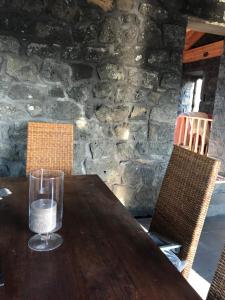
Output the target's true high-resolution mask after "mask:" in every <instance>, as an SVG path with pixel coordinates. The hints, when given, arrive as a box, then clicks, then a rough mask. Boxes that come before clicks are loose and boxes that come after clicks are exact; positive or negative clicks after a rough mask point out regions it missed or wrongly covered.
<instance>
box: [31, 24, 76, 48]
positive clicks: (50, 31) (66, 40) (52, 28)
mask: <svg viewBox="0 0 225 300" xmlns="http://www.w3.org/2000/svg"><path fill="white" fill-rule="evenodd" d="M35 31H36V35H37V37H38V38H39V39H40V40H42V41H44V42H48V43H52V44H54V43H63V44H64V45H68V46H69V45H71V44H72V43H73V40H72V36H71V29H70V26H69V25H66V24H65V23H60V22H59V21H57V22H56V21H54V22H53V21H49V20H48V22H46V21H45V22H38V23H37V24H36V26H35Z"/></svg>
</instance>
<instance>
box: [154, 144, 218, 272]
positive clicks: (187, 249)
mask: <svg viewBox="0 0 225 300" xmlns="http://www.w3.org/2000/svg"><path fill="white" fill-rule="evenodd" d="M219 167H220V162H219V161H217V160H215V159H212V158H209V157H206V156H203V155H199V154H197V153H194V152H191V151H189V150H186V149H184V148H181V147H179V146H174V149H173V153H172V156H171V158H170V161H169V164H168V167H167V171H166V174H165V177H164V180H163V183H162V187H161V190H160V193H159V198H158V201H157V204H156V208H155V212H154V215H153V218H152V221H151V224H150V229H149V231H153V232H156V233H158V234H161V235H163V236H166V237H168V238H170V239H171V240H173V241H175V242H177V243H179V244H181V245H182V248H181V251H180V254H179V257H180V259H182V260H186V266H185V269H184V271H183V273H182V274H183V276H184V277H185V278H187V277H188V275H189V272H190V269H191V267H192V264H193V260H194V256H195V253H196V249H197V246H198V241H199V237H200V234H201V231H202V227H203V224H204V220H205V217H206V214H207V210H208V206H209V202H210V199H211V195H212V192H213V188H214V185H215V181H216V177H217V174H218V171H219Z"/></svg>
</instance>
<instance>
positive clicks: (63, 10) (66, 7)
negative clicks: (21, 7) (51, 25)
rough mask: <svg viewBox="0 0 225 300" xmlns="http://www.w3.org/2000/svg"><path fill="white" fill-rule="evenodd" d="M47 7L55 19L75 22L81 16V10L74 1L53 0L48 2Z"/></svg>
mask: <svg viewBox="0 0 225 300" xmlns="http://www.w3.org/2000/svg"><path fill="white" fill-rule="evenodd" d="M47 8H48V11H49V12H50V13H51V15H52V16H53V17H55V18H56V19H61V20H64V21H66V22H71V23H73V24H76V23H77V22H78V21H79V20H80V17H81V10H80V8H79V7H78V6H77V5H76V2H74V1H69V2H66V1H60V0H55V1H54V2H49V4H48V6H47Z"/></svg>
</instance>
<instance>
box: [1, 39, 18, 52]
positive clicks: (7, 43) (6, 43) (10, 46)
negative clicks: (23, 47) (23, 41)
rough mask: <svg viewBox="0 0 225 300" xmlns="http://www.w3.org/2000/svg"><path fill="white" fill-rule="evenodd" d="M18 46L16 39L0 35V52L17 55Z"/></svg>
mask: <svg viewBox="0 0 225 300" xmlns="http://www.w3.org/2000/svg"><path fill="white" fill-rule="evenodd" d="M19 49H20V44H19V42H18V40H17V39H15V38H13V37H9V36H5V35H0V52H6V53H8V52H11V53H15V54H18V53H19Z"/></svg>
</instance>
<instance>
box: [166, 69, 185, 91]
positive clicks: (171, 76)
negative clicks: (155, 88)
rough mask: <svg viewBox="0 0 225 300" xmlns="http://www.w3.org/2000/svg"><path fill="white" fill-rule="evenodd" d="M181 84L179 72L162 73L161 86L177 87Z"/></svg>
mask: <svg viewBox="0 0 225 300" xmlns="http://www.w3.org/2000/svg"><path fill="white" fill-rule="evenodd" d="M180 86H181V74H176V73H172V72H168V73H164V74H163V77H162V80H161V87H163V88H174V89H176V88H177V89H179V88H180Z"/></svg>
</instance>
